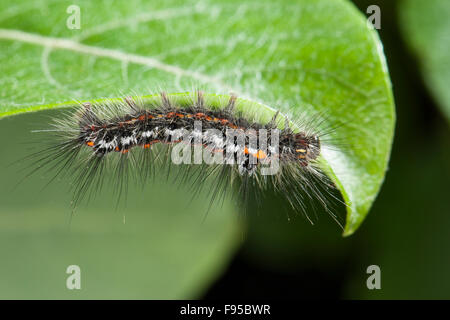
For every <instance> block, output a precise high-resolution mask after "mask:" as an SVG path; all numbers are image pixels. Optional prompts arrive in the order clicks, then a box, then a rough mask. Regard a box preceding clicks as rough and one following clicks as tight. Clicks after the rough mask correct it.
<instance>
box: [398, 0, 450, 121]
mask: <svg viewBox="0 0 450 320" xmlns="http://www.w3.org/2000/svg"><path fill="white" fill-rule="evenodd" d="M398 8H399V10H398V11H399V15H400V17H399V18H400V19H399V21H400V27H401V29H402V32H403V35H404V38H405V39H406V41H407V43H408V44H409V46H410V47H411V49H412V50H413V52H414V53H415V55H416V56H417V58H418V60H419V63H420V67H421V69H422V74H423V77H424V79H425V83H426V85H427V87H428V88H429V90H430V91H431V93H432V94H433V96H434V98H435V99H436V101H437V103H438V105H439V106H440V107H441V109H442V112H443V113H444V114H445V115H446V116H447V120H450V91H449V90H448V84H449V82H450V33H449V31H450V20H449V19H448V17H449V15H450V2H449V1H446V0H429V1H421V0H403V1H401V2H400V3H399V6H398Z"/></svg>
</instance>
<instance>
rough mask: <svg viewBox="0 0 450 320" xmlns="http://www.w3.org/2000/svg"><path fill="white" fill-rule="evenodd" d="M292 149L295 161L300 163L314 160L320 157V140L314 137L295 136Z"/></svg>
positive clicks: (300, 134)
mask: <svg viewBox="0 0 450 320" xmlns="http://www.w3.org/2000/svg"><path fill="white" fill-rule="evenodd" d="M294 148H295V149H294V150H295V154H296V156H297V159H299V160H300V161H301V162H308V161H310V160H315V159H317V157H318V156H319V155H320V139H319V137H318V136H316V135H311V136H306V135H305V134H304V133H299V134H296V135H295V144H294Z"/></svg>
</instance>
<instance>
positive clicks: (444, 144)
mask: <svg viewBox="0 0 450 320" xmlns="http://www.w3.org/2000/svg"><path fill="white" fill-rule="evenodd" d="M354 2H355V4H356V5H357V6H358V8H359V9H360V10H361V11H362V12H364V13H365V12H366V8H367V7H368V6H369V5H371V4H377V5H379V6H380V8H381V30H379V31H378V32H379V35H380V37H381V40H382V42H383V44H384V51H385V54H386V57H387V61H388V66H389V70H390V75H391V80H392V84H393V90H394V96H395V103H396V110H397V124H396V134H395V139H394V144H393V149H392V155H391V161H390V165H389V171H388V172H387V175H386V180H385V183H384V185H383V186H382V188H381V192H380V194H379V195H378V198H377V200H376V201H375V203H374V206H373V207H372V209H371V211H370V214H369V215H368V217H367V218H366V220H365V221H364V223H363V225H362V226H361V228H360V229H359V230H358V231H357V232H356V233H355V234H354V235H353V236H351V237H349V238H341V236H340V232H339V230H338V228H337V226H336V224H335V223H334V222H333V221H332V219H331V218H330V217H326V216H322V217H320V219H319V221H318V223H317V224H315V225H314V226H311V225H309V224H308V223H307V222H306V221H305V219H292V220H290V221H289V223H286V216H284V215H283V214H278V213H277V205H276V203H277V202H276V199H275V202H270V201H265V202H264V203H263V208H264V212H262V213H261V214H260V215H259V216H258V217H250V221H249V223H248V228H249V230H248V234H247V238H246V240H245V243H244V245H243V246H242V247H241V249H240V251H239V253H238V254H237V255H236V256H235V258H234V260H233V261H232V263H231V264H230V266H229V268H228V271H227V272H226V273H225V274H224V275H223V276H222V277H221V278H220V279H219V281H217V282H216V283H215V285H213V286H212V288H210V290H209V291H208V292H207V294H206V295H205V296H204V297H205V298H206V299H216V298H273V299H285V298H287V299H296V298H312V299H314V298H333V299H334V298H356V299H365V298H369V299H391V298H397V299H408V298H410V299H432V298H438V299H440V298H447V299H448V298H450V274H449V272H448V271H449V270H450V254H449V250H448V246H449V243H450V232H449V230H450V200H449V190H450V188H449V181H450V165H449V164H450V152H449V151H450V150H449V145H450V144H449V142H450V135H449V130H448V122H446V120H445V118H444V117H443V114H442V113H441V112H440V111H439V108H438V106H437V104H436V102H435V101H434V100H433V98H432V97H431V95H430V93H429V91H428V90H427V89H426V86H425V83H424V80H423V76H422V75H421V72H420V70H419V63H418V61H417V59H416V57H415V56H414V55H413V54H412V53H411V51H410V49H409V48H408V46H407V44H406V43H405V40H404V39H403V37H402V34H401V32H400V28H399V20H398V10H400V6H399V3H400V2H399V1H354ZM269 203H272V205H270V204H269ZM372 264H375V265H378V266H379V267H380V269H381V290H368V289H367V287H366V280H367V277H368V276H369V275H368V274H367V273H366V269H367V267H368V266H369V265H372Z"/></svg>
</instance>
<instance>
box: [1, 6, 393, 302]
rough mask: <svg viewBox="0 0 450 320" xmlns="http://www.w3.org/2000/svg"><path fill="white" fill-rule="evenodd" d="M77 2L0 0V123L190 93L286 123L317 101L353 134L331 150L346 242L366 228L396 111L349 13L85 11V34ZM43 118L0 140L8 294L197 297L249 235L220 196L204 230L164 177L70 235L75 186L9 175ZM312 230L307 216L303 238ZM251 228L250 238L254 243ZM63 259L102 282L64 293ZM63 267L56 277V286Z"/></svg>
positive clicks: (373, 50)
mask: <svg viewBox="0 0 450 320" xmlns="http://www.w3.org/2000/svg"><path fill="white" fill-rule="evenodd" d="M71 4H73V1H51V0H48V1H40V2H36V1H24V2H21V3H20V4H15V5H11V4H10V3H5V2H2V3H1V4H0V8H1V14H0V28H1V30H0V40H1V41H0V64H1V65H2V71H3V73H2V74H3V76H2V78H1V82H2V91H1V94H0V108H1V112H2V115H3V116H5V115H11V114H18V113H23V112H27V111H32V110H41V109H49V108H53V107H57V104H58V103H61V102H65V101H68V100H73V99H79V100H87V99H93V98H102V97H116V96H119V95H121V94H129V93H130V92H132V93H136V94H148V93H149V91H154V90H155V89H159V88H164V89H165V90H167V91H169V92H177V91H185V90H187V89H191V88H192V87H200V88H202V89H204V90H205V91H209V92H224V93H227V92H228V91H234V92H236V93H238V94H240V95H241V96H242V97H246V98H250V99H253V100H256V101H260V102H263V103H265V104H267V105H270V106H276V107H279V108H281V110H282V111H285V112H288V113H289V112H290V111H294V110H295V108H298V109H303V108H306V107H308V108H311V109H312V110H315V111H319V112H320V111H324V112H325V114H327V115H329V118H327V121H332V122H341V123H343V124H344V126H343V128H344V129H341V131H336V133H335V136H336V137H338V138H343V139H344V140H345V142H346V143H347V144H348V145H351V146H352V147H351V148H350V151H349V152H348V154H346V155H343V154H340V153H329V154H326V155H325V156H326V157H327V160H328V161H329V163H330V164H331V166H332V169H333V171H334V174H335V175H336V176H337V181H338V182H339V186H340V187H341V191H343V196H344V199H345V200H346V201H347V202H348V204H349V206H350V209H351V211H350V214H349V215H348V220H347V222H348V223H347V228H346V234H351V233H352V232H354V231H355V230H356V228H357V227H358V226H359V225H360V223H361V222H362V221H363V219H364V217H365V215H366V214H367V212H368V210H369V208H370V206H371V204H372V202H373V201H374V199H375V197H376V195H377V193H378V190H379V188H380V185H381V183H382V181H383V179H384V174H385V170H386V167H387V161H388V159H389V154H390V148H391V141H392V138H393V129H394V107H393V99H392V95H391V88H390V81H389V77H388V73H387V67H386V65H385V61H384V56H383V53H382V51H381V50H380V49H381V43H380V42H379V40H378V37H377V34H376V32H375V31H374V30H372V29H370V28H369V27H367V24H366V21H365V19H364V16H363V15H362V14H361V13H360V12H358V10H357V9H356V8H355V7H354V6H353V5H352V4H351V3H349V2H348V1H344V0H339V1H332V0H317V1H307V0H297V1H294V2H292V1H287V0H286V1H278V2H272V1H246V2H242V1H205V2H200V3H199V2H197V1H164V2H163V3H162V2H159V3H158V2H156V1H155V2H153V1H151V2H141V1H115V2H114V5H111V2H110V1H96V2H93V1H77V2H76V4H78V5H79V6H80V8H81V24H82V25H81V29H80V30H69V29H68V28H67V27H66V19H67V17H68V14H66V8H67V7H68V6H69V5H71ZM48 115H49V114H48V113H47V112H45V113H43V114H40V113H39V114H27V115H20V116H17V117H12V118H6V119H3V120H2V121H1V122H0V124H1V130H2V131H3V134H2V135H0V137H2V138H1V139H2V144H3V146H4V148H5V149H4V150H8V153H7V156H5V157H2V159H1V161H2V166H0V168H2V169H1V170H2V172H1V175H2V179H1V184H2V185H1V187H2V190H4V191H3V192H2V193H1V194H0V195H1V197H2V198H1V202H0V203H1V204H0V206H1V207H0V211H1V215H0V216H1V219H2V220H3V222H2V223H1V225H2V227H4V228H5V230H4V232H3V235H2V236H3V237H4V239H3V241H2V245H0V250H1V254H2V257H5V259H7V260H8V261H9V263H5V264H4V265H2V266H1V267H0V268H4V269H3V270H1V271H3V272H2V275H4V278H2V279H0V281H1V282H2V283H3V285H2V288H5V289H4V291H3V292H2V294H3V296H4V297H41V298H52V297H74V296H76V297H83V298H86V297H88V298H92V297H110V298H119V297H125V298H136V297H144V298H178V297H184V298H190V297H194V296H198V295H200V294H201V292H202V290H204V289H205V287H206V286H207V283H210V282H211V281H212V280H213V279H214V277H215V276H217V275H218V274H219V273H220V271H221V269H222V268H223V265H224V264H226V262H227V261H228V259H230V256H231V255H232V252H233V250H234V249H235V248H236V245H237V243H238V239H239V233H240V232H241V230H242V226H241V225H240V223H242V221H241V222H237V221H236V220H235V219H234V217H235V214H234V213H235V212H236V211H237V209H236V208H234V206H233V205H232V204H231V202H225V203H224V206H223V207H220V208H216V209H215V210H214V212H211V214H210V215H209V217H208V219H207V221H208V222H207V225H200V224H199V219H200V218H199V217H200V216H201V215H202V214H203V213H204V211H205V208H204V206H205V202H207V200H206V199H205V198H200V199H198V200H197V202H194V204H193V205H192V206H190V207H185V206H183V204H185V203H188V202H189V201H188V199H187V198H188V194H189V190H186V189H185V188H184V186H181V187H180V190H173V188H172V187H170V183H169V182H166V181H165V179H164V178H160V180H158V181H159V182H160V183H161V185H155V186H153V187H149V188H150V189H146V190H144V192H145V193H142V190H138V189H134V190H131V192H130V194H131V196H130V198H129V199H128V201H127V207H126V209H123V208H122V209H121V210H122V211H120V210H119V211H118V212H119V213H114V211H113V210H112V209H111V208H112V207H113V205H112V204H111V202H114V201H112V200H111V198H108V197H107V196H106V195H107V194H108V192H109V191H110V190H105V192H104V193H103V196H102V197H100V198H99V199H97V200H96V201H95V202H94V203H92V202H91V203H90V204H89V205H87V206H85V207H81V208H77V211H76V215H75V217H74V219H73V220H72V223H71V227H70V228H71V229H70V230H71V231H70V232H67V231H66V227H67V224H66V223H64V222H63V221H62V220H64V219H68V217H69V216H70V204H69V202H70V195H69V194H66V191H67V190H68V188H67V187H66V186H64V184H65V183H67V182H66V181H58V182H56V183H55V184H54V185H51V186H49V187H48V188H47V189H46V190H44V191H43V192H42V193H40V192H38V191H37V190H39V189H40V187H39V186H40V185H42V184H44V183H45V181H48V179H49V178H50V177H51V173H45V174H42V175H39V176H37V177H33V178H30V179H29V180H27V181H26V182H25V183H24V184H23V185H22V186H21V187H20V188H21V189H16V190H15V191H12V190H11V188H10V187H11V184H12V182H15V181H17V180H18V176H19V175H18V174H17V173H15V172H14V171H11V170H10V169H9V168H7V167H6V164H7V163H9V162H13V161H14V160H15V159H18V158H20V156H21V155H23V154H27V153H29V152H30V146H29V145H28V144H25V145H24V144H22V143H21V142H20V141H30V140H32V139H33V136H32V135H30V134H29V132H30V130H32V129H42V126H44V125H45V123H46V122H47V120H45V119H43V118H42V117H44V116H45V118H48ZM52 115H54V113H52ZM362 182H363V183H362ZM143 194H144V195H145V196H143ZM279 201H280V200H279V199H277V198H276V197H274V198H273V199H272V198H271V197H270V196H269V198H268V199H267V200H265V201H264V204H265V208H267V210H266V211H263V212H262V214H261V216H263V217H264V218H263V219H261V220H260V221H261V222H262V223H264V221H266V220H265V219H266V217H267V218H268V219H269V221H270V219H271V218H275V219H278V218H279V217H280V216H282V217H283V219H285V217H286V215H284V214H283V213H281V215H280V214H279V213H280V212H275V215H273V211H278V209H279V206H277V205H276V204H277V203H278V204H279V203H280V202H279ZM269 208H271V212H268V211H269ZM342 209H344V208H342ZM111 211H113V212H111ZM123 213H125V218H126V221H127V222H126V224H125V226H123V225H122V224H121V223H122V220H123V218H122V216H123ZM287 215H288V216H291V215H292V213H288V214H287ZM133 218H134V219H133ZM324 219H326V218H324ZM329 220H330V221H331V218H330V219H329ZM64 221H65V220H64ZM327 221H328V220H327ZM285 222H286V221H285V220H280V224H279V228H280V229H279V230H277V229H274V230H272V231H273V232H276V233H278V234H280V233H282V232H283V229H282V226H283V225H285ZM303 223H305V221H304V220H302V219H301V218H299V217H296V220H295V223H294V224H293V225H292V229H293V230H294V229H296V227H294V226H298V225H302V224H303ZM27 226H28V228H26V227H27ZM255 227H257V225H255ZM308 227H309V226H308ZM96 230H99V231H98V233H97V232H96ZM100 230H103V232H104V234H102V235H100ZM296 230H298V229H296ZM317 230H319V229H315V231H311V232H313V233H314V232H317ZM324 230H327V231H323V232H326V233H327V234H329V233H332V234H333V235H332V236H330V238H329V239H330V240H329V242H328V244H333V243H334V241H338V243H337V244H336V243H335V245H336V246H338V247H341V246H342V245H343V244H345V243H347V242H346V241H343V240H337V239H338V237H339V235H338V234H337V232H336V231H337V226H336V225H335V224H330V228H329V229H324ZM252 233H253V231H252V230H250V232H249V235H250V238H249V239H250V241H254V240H255V238H253V237H252V236H251V234H252ZM255 234H257V233H255ZM339 239H340V238H339ZM296 241H299V239H296ZM303 241H306V238H304V239H303ZM263 242H264V240H263ZM263 242H262V243H263ZM281 243H282V242H280V244H281ZM324 247H328V246H327V245H325V246H324ZM313 248H314V247H310V249H309V250H314V249H313ZM275 249H277V247H275ZM291 249H292V250H290V251H289V252H294V251H296V250H299V249H298V247H294V248H291ZM309 250H307V251H309ZM344 250H347V249H344ZM275 251H276V250H273V252H274V255H273V257H274V260H277V258H276V255H275ZM299 251H300V252H301V251H302V250H299ZM257 252H261V253H263V252H264V246H261V249H260V251H257V250H255V251H253V253H254V254H255V255H258V254H257ZM309 252H312V251H309ZM336 252H339V251H336ZM271 256H272V255H271ZM140 257H142V259H144V260H142V261H140ZM72 260H75V261H72ZM69 261H70V262H69ZM77 261H80V262H77ZM280 261H283V259H281V260H280ZM66 264H80V265H81V267H82V270H85V271H83V272H85V273H86V277H92V278H91V279H94V278H95V281H96V282H95V283H96V286H97V287H96V288H90V289H89V290H85V291H80V293H76V292H68V291H67V290H66V289H65V288H64V279H65V277H66V275H65V274H64V267H65V266H66ZM17 266H22V267H21V268H19V267H17ZM84 266H86V267H84ZM58 272H60V273H61V275H60V277H61V278H57V277H56V276H55V275H56V274H57V273H58ZM100 273H102V274H101V275H100ZM62 279H63V280H62ZM61 281H62V282H61ZM86 281H87V280H86ZM44 283H45V285H44ZM88 283H92V281H89V282H88ZM2 290H3V289H2Z"/></svg>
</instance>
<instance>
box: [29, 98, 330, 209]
mask: <svg viewBox="0 0 450 320" xmlns="http://www.w3.org/2000/svg"><path fill="white" fill-rule="evenodd" d="M217 97H218V96H215V95H205V94H204V93H203V92H202V91H196V92H195V93H194V94H184V95H174V94H171V95H168V94H167V93H165V92H162V93H161V94H160V95H159V96H158V97H153V99H152V100H151V101H146V100H145V99H142V98H133V97H131V96H128V97H125V98H123V99H121V100H118V101H107V102H100V103H90V102H86V103H80V105H79V106H78V107H76V109H75V111H71V112H70V113H69V114H68V115H67V116H65V117H63V118H60V119H55V120H54V122H53V123H52V128H51V129H50V130H43V131H44V132H52V133H54V135H53V138H56V139H48V140H49V143H50V146H49V147H48V148H46V149H43V150H41V151H39V152H38V153H36V154H34V155H33V157H34V158H35V159H36V161H35V163H36V164H37V166H36V168H34V170H33V172H34V171H36V170H39V169H41V168H44V167H48V168H51V170H54V171H55V177H57V176H61V175H62V176H64V175H69V176H71V177H72V179H73V180H72V181H73V185H74V186H75V190H74V200H73V203H74V204H75V205H76V204H77V203H78V202H80V201H81V200H83V198H84V197H85V196H86V195H87V194H88V195H91V194H93V193H95V192H97V191H98V190H99V189H101V185H102V183H104V180H105V178H108V179H112V181H113V183H114V184H115V186H116V189H118V191H119V193H121V192H122V189H126V184H127V182H128V175H129V174H130V166H132V167H133V168H132V170H134V171H135V172H134V173H133V175H134V176H136V177H137V178H138V179H139V180H141V181H142V182H144V183H146V182H147V180H148V177H150V176H152V172H154V171H156V170H160V169H161V167H164V166H165V167H169V168H170V166H171V165H177V166H178V165H180V166H182V167H183V168H184V169H183V170H185V171H184V173H183V174H182V177H183V178H182V180H183V179H184V180H186V179H188V178H187V177H189V176H194V180H195V181H196V188H194V189H193V194H194V195H195V193H198V192H201V188H202V185H203V183H204V181H205V180H206V179H210V178H211V177H212V178H213V179H216V180H215V183H214V184H215V189H214V190H212V191H211V192H212V195H211V204H212V203H214V201H215V199H216V198H217V196H218V195H219V194H222V196H223V194H225V193H227V191H228V190H229V189H233V188H234V186H236V185H237V189H238V190H237V191H236V193H237V194H238V195H240V196H241V199H240V201H243V202H246V201H247V197H248V195H249V193H250V192H253V193H256V194H262V193H264V192H265V191H266V190H267V189H274V190H275V191H276V192H279V193H281V194H283V195H284V196H285V198H286V200H287V202H288V203H289V204H290V206H291V207H292V208H293V209H294V210H295V211H297V212H302V213H305V214H306V216H307V217H309V215H308V212H307V208H306V204H305V203H306V202H307V201H311V200H313V199H316V200H318V202H319V203H321V204H322V205H323V206H324V207H325V208H326V209H327V210H328V211H330V210H329V209H328V207H329V200H328V198H329V197H328V196H327V195H328V194H331V195H332V194H333V190H334V189H335V188H334V185H333V183H332V182H331V181H330V179H329V178H328V177H327V175H326V174H325V173H324V172H323V170H322V167H321V162H320V157H321V150H322V148H323V147H324V142H325V139H324V137H325V135H326V131H324V130H321V129H320V128H318V126H319V125H320V124H321V123H323V119H321V117H319V116H318V117H316V118H314V119H313V120H311V119H309V122H308V121H303V122H302V123H301V125H300V121H299V122H298V123H297V124H296V123H295V122H293V121H292V120H290V119H289V118H288V117H287V116H282V115H280V111H273V112H272V111H271V113H272V114H271V117H270V120H268V121H264V120H263V119H262V118H263V117H262V116H261V115H262V114H264V112H262V110H261V106H259V107H257V108H254V113H253V114H250V113H249V112H245V108H244V107H243V106H242V104H241V105H240V104H239V100H240V99H238V98H237V97H236V96H235V95H230V96H227V97H226V100H223V98H224V97H223V96H222V97H220V99H217ZM266 111H267V110H266ZM265 114H267V112H265ZM266 118H267V115H266ZM299 120H305V119H299ZM180 183H181V182H180ZM94 187H95V188H94ZM330 212H331V211H330ZM331 214H332V216H333V217H334V218H335V216H334V213H331Z"/></svg>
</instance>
